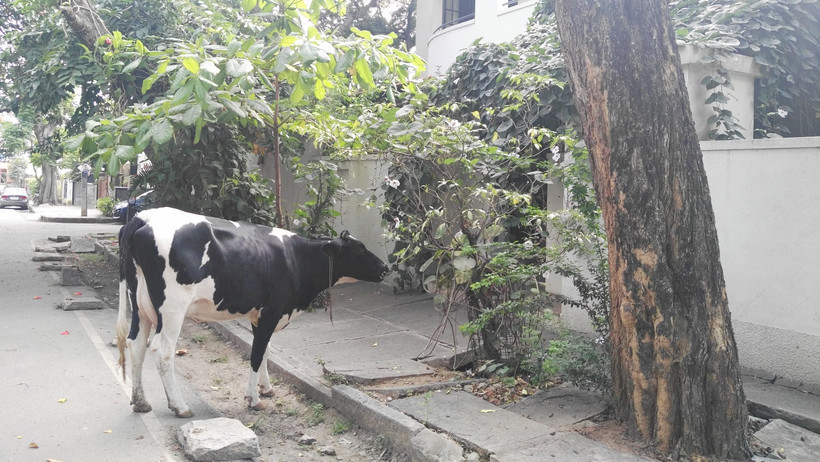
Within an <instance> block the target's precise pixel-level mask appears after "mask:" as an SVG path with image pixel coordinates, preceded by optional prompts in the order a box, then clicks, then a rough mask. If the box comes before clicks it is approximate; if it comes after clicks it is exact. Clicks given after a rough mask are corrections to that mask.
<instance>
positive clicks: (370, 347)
mask: <svg viewBox="0 0 820 462" xmlns="http://www.w3.org/2000/svg"><path fill="white" fill-rule="evenodd" d="M38 212H40V213H42V211H40V210H38ZM332 306H333V308H332V317H333V321H332V322H331V320H330V313H329V312H325V311H324V310H319V311H315V312H308V313H304V314H302V315H301V316H300V317H299V318H298V319H296V320H295V321H294V322H292V323H291V324H290V325H289V326H288V328H287V329H284V330H283V331H281V332H278V333H277V334H276V335H274V337H273V339H272V341H271V348H272V353H273V354H272V355H271V359H270V363H269V367H270V368H271V371H272V372H273V373H274V374H276V375H278V376H279V377H281V378H282V379H283V380H285V381H287V382H289V383H292V384H294V385H295V386H297V387H298V388H300V389H301V390H302V391H303V392H304V393H305V394H307V395H308V396H310V397H311V398H312V399H314V400H316V401H318V402H321V403H323V404H325V405H328V406H333V407H334V408H336V409H337V410H339V411H340V412H341V413H342V414H344V415H346V416H347V417H348V418H349V419H351V420H352V421H354V422H355V423H357V424H358V425H360V426H362V427H364V428H368V429H369V430H371V431H374V432H376V433H378V434H380V435H384V436H385V437H386V438H387V439H388V440H389V441H390V442H391V443H392V445H393V446H394V447H395V448H397V449H398V450H400V451H404V452H406V453H407V454H409V455H410V457H411V458H412V459H413V460H431V461H432V460H439V461H458V460H465V459H464V457H467V459H468V460H471V459H473V460H477V459H476V457H477V455H485V456H488V457H489V460H491V461H496V462H513V461H516V462H518V461H524V462H526V461H536V460H538V461H542V460H561V461H592V460H600V461H633V460H647V459H643V458H641V457H638V456H635V455H633V454H630V453H624V452H619V451H617V450H614V449H612V448H609V447H608V446H605V445H603V444H601V443H598V442H596V441H593V440H590V439H587V438H585V437H583V436H582V435H580V434H579V433H577V432H576V431H575V430H577V429H578V427H579V426H583V425H588V419H590V418H591V417H593V416H594V415H596V414H597V413H600V412H601V410H602V409H601V406H600V403H599V402H598V399H597V398H596V397H595V396H594V395H591V394H589V393H586V392H582V391H580V390H577V389H574V388H572V387H568V386H563V387H559V388H556V389H551V390H547V391H543V392H539V393H537V394H535V395H534V396H532V397H530V398H527V399H525V400H523V401H522V402H520V403H517V404H515V405H512V406H508V407H506V408H501V407H496V406H493V405H491V404H489V403H487V402H486V401H484V400H481V399H480V398H477V397H475V396H473V395H472V394H470V393H466V392H464V391H463V389H464V385H465V384H463V383H457V382H445V383H437V382H439V380H440V379H437V378H436V377H434V376H432V373H433V370H432V369H431V368H430V367H428V365H430V364H435V365H440V364H445V363H448V362H452V361H453V360H454V359H458V358H459V357H460V355H463V354H465V352H466V346H467V339H466V338H464V337H463V336H462V335H461V334H460V333H459V331H458V329H457V327H455V326H457V325H459V324H461V323H463V322H464V320H465V318H464V313H461V312H458V311H456V312H453V313H450V314H449V316H450V318H451V320H452V323H450V324H442V318H443V314H442V313H441V312H439V311H437V310H436V309H435V308H434V306H433V303H432V297H431V296H429V295H421V296H406V295H394V294H393V293H392V289H391V288H390V287H389V286H386V285H382V284H370V283H360V282H357V283H352V284H339V285H337V286H336V287H334V289H333V290H332ZM442 325H443V326H445V327H446V329H444V333H443V334H442V335H441V336H439V338H438V340H439V342H432V343H431V338H430V337H431V335H432V333H433V332H436V331H437V329H440V327H441V326H442ZM214 326H215V327H216V328H217V329H218V330H220V331H221V332H222V333H223V334H224V335H225V336H226V337H227V338H228V339H230V340H232V341H234V342H235V343H236V344H237V345H239V346H240V348H242V349H244V350H245V351H246V353H248V352H249V351H250V342H251V338H252V336H251V333H250V329H249V325H248V323H247V322H245V321H244V320H240V321H230V322H224V323H214ZM410 376H428V377H427V378H425V380H423V382H426V383H428V385H426V386H425V387H423V388H416V389H413V388H412V387H409V385H408V384H410V383H411V380H410V378H409V377H410ZM386 379H387V380H389V379H392V380H391V384H392V388H393V389H392V390H391V389H388V390H385V389H382V390H380V393H375V391H374V390H373V389H372V385H373V383H374V382H375V381H384V380H386ZM420 381H421V380H415V381H413V382H420ZM342 382H346V383H349V384H356V387H353V386H350V385H345V384H340V383H342ZM430 383H432V385H431V384H430ZM744 386H745V390H746V395H747V398H748V401H749V407H750V409H751V411H752V414H753V415H756V416H759V417H762V418H766V419H775V420H773V422H772V423H770V424H769V425H767V426H766V427H764V431H761V432H759V433H758V435H759V436H760V439H761V440H762V441H763V443H764V445H768V446H771V447H772V448H783V449H784V451H785V455H786V457H787V458H788V460H790V461H800V460H806V461H808V460H817V459H818V458H820V436H818V435H817V432H820V397H818V396H816V395H812V394H808V393H804V392H801V391H799V390H795V389H792V388H787V387H783V386H780V385H777V384H772V383H770V382H767V381H764V380H760V379H756V378H754V377H750V376H747V377H744ZM408 388H409V391H408ZM362 390H364V391H362ZM428 391H429V393H428ZM384 396H389V397H390V398H384ZM433 430H435V431H433ZM454 440H455V441H457V442H458V443H460V445H459V444H456V442H455V441H454ZM462 446H463V447H466V448H468V451H467V452H466V453H462V449H461V448H462ZM547 455H548V456H547ZM759 460H764V459H759Z"/></svg>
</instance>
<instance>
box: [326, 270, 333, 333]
mask: <svg viewBox="0 0 820 462" xmlns="http://www.w3.org/2000/svg"><path fill="white" fill-rule="evenodd" d="M327 262H328V266H329V267H330V271H329V272H328V274H327V290H325V293H326V294H327V299H326V303H325V311H328V310H330V325H331V326H332V325H333V300H332V299H331V298H330V288H331V287H333V257H331V256H330V255H328V256H327Z"/></svg>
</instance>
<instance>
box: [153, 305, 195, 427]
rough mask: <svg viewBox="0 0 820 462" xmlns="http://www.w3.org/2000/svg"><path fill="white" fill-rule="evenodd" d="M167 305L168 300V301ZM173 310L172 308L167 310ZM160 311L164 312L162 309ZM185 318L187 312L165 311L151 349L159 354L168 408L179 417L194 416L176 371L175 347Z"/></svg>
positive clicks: (158, 366) (160, 374) (159, 364)
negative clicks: (178, 384) (184, 397)
mask: <svg viewBox="0 0 820 462" xmlns="http://www.w3.org/2000/svg"><path fill="white" fill-rule="evenodd" d="M166 305H167V302H166ZM167 311H169V312H170V311H172V310H167ZM160 312H162V311H161V310H160ZM184 320H185V312H184V311H180V312H178V313H165V316H163V318H162V331H161V332H158V333H157V334H156V335H155V336H154V340H153V342H152V343H151V351H152V352H154V354H158V357H156V358H155V359H156V361H157V368H158V369H159V376H160V378H161V379H162V385H163V387H164V388H165V396H166V397H167V398H168V408H169V409H171V410H172V411H174V414H175V415H176V416H177V417H182V418H186V417H192V416H193V415H194V413H193V412H191V409H190V408H189V407H188V405H187V404H185V401H184V400H183V399H182V394H181V393H180V391H179V387H178V386H177V382H176V376H175V372H174V354H175V351H174V349H175V348H176V344H177V340H178V339H179V333H180V332H181V331H182V323H183V321H184Z"/></svg>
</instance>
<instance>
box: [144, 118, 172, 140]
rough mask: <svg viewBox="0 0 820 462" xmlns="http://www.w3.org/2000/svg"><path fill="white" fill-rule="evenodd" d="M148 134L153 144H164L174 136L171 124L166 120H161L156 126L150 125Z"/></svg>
mask: <svg viewBox="0 0 820 462" xmlns="http://www.w3.org/2000/svg"><path fill="white" fill-rule="evenodd" d="M150 133H151V138H152V139H153V140H154V143H157V144H165V143H167V142H169V141H171V138H172V137H173V136H174V127H173V126H171V122H169V121H168V120H163V121H162V122H160V123H158V124H154V125H152V126H151V130H150Z"/></svg>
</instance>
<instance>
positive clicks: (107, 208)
mask: <svg viewBox="0 0 820 462" xmlns="http://www.w3.org/2000/svg"><path fill="white" fill-rule="evenodd" d="M115 205H117V202H116V201H115V200H114V199H113V198H111V197H101V198H99V199H97V210H99V211H100V213H102V214H103V216H105V217H110V216H111V214H112V212H114V206H115Z"/></svg>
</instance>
